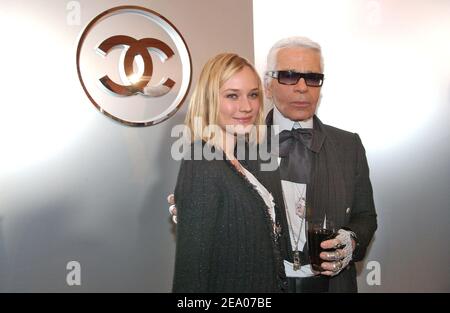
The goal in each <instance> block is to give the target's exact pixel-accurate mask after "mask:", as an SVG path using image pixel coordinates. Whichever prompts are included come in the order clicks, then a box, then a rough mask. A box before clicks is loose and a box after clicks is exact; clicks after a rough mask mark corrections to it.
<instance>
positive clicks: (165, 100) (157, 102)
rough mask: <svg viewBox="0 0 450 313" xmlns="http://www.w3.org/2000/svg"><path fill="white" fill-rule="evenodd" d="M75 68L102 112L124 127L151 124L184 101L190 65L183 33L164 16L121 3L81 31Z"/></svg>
mask: <svg viewBox="0 0 450 313" xmlns="http://www.w3.org/2000/svg"><path fill="white" fill-rule="evenodd" d="M99 55H100V56H99ZM77 73H78V78H79V80H80V83H81V86H82V88H83V90H84V92H85V93H86V95H87V97H88V99H89V100H90V101H91V103H92V104H93V105H94V106H95V108H97V109H98V110H99V111H100V112H101V113H102V114H104V115H106V116H108V117H109V118H111V119H113V120H115V121H118V122H120V123H122V124H125V125H128V126H151V125H155V124H158V123H161V122H163V121H165V120H167V119H168V118H170V117H171V116H172V115H174V114H175V113H176V112H177V110H178V109H179V108H180V107H181V105H182V104H183V102H184V100H185V99H186V96H187V94H188V91H189V87H190V84H191V76H192V64H191V57H190V53H189V50H188V47H187V45H186V43H185V41H184V39H183V37H182V36H181V34H180V32H179V31H178V29H176V28H175V26H174V25H173V24H172V23H171V22H170V21H169V20H168V19H166V18H165V17H163V16H162V15H161V14H159V13H157V12H155V11H152V10H150V9H147V8H144V7H139V6H131V5H125V6H119V7H115V8H111V9H109V10H106V11H104V12H103V13H100V14H99V15H97V16H96V17H95V18H94V19H93V20H92V21H91V22H89V24H88V25H87V26H86V28H85V29H84V30H83V32H82V34H81V36H80V40H79V42H78V47H77Z"/></svg>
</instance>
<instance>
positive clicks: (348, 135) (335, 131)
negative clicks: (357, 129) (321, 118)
mask: <svg viewBox="0 0 450 313" xmlns="http://www.w3.org/2000/svg"><path fill="white" fill-rule="evenodd" d="M323 128H324V130H325V133H326V134H327V135H330V136H333V137H336V138H340V139H347V140H348V139H351V140H354V138H355V136H357V134H356V133H352V132H350V131H347V130H344V129H341V128H337V127H334V126H331V125H327V124H323Z"/></svg>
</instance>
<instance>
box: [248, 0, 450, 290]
mask: <svg viewBox="0 0 450 313" xmlns="http://www.w3.org/2000/svg"><path fill="white" fill-rule="evenodd" d="M253 4H254V37H255V62H256V65H257V67H258V69H259V70H260V72H261V73H262V72H263V70H264V64H265V56H266V54H267V52H268V50H269V48H270V46H271V45H272V44H273V43H274V42H275V41H276V40H278V39H280V38H283V37H287V36H294V35H302V36H307V37H310V38H311V39H313V40H315V41H317V42H319V43H320V44H321V45H322V48H323V55H324V59H325V77H326V78H325V83H324V87H323V90H322V95H323V97H322V101H321V105H320V108H319V114H318V115H319V117H320V118H321V119H322V121H323V122H325V123H327V124H331V125H333V126H336V127H340V128H343V129H346V130H349V131H353V132H357V133H359V134H360V136H361V138H362V140H363V143H364V145H365V147H366V150H367V156H368V159H369V166H370V169H371V178H372V184H373V187H374V194H375V204H376V207H377V213H378V215H379V218H378V223H379V228H378V230H377V232H376V235H375V239H374V241H373V244H372V246H371V249H370V251H369V254H368V256H367V258H366V262H364V263H363V264H361V265H360V270H361V273H360V275H359V277H358V281H359V288H360V291H363V292H390V291H400V292H401V291H405V292H406V291H413V292H417V291H437V292H439V291H446V292H448V291H450V270H449V268H448V266H447V265H446V264H449V263H450V249H449V248H448V243H447V238H449V237H450V227H449V222H450V207H449V203H450V196H449V193H448V190H449V186H450V184H449V182H450V162H449V157H450V141H449V134H450V126H449V125H450V123H449V122H450V114H449V113H450V109H449V105H450V58H449V56H450V41H449V39H448V38H450V2H449V1H406V0H400V1H382V0H370V1H367V0H364V1H361V0H344V1H331V0H330V1H327V0H318V1H309V0H292V1H289V0H280V1H276V2H275V1H254V2H253ZM368 261H377V262H379V263H380V265H381V285H379V286H376V285H374V286H369V285H368V284H367V282H366V277H367V275H368V273H369V271H368V270H367V269H366V264H367V262H368Z"/></svg>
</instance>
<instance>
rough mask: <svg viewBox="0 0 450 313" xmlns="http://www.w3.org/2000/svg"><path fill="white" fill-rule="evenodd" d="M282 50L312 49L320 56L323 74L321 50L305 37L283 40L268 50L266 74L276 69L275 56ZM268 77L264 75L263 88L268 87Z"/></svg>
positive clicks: (321, 66) (322, 66)
mask: <svg viewBox="0 0 450 313" xmlns="http://www.w3.org/2000/svg"><path fill="white" fill-rule="evenodd" d="M284 48H306V49H312V50H315V51H317V52H318V53H319V55H320V70H321V71H322V73H323V69H324V65H323V57H322V48H321V47H320V45H319V44H318V43H317V42H314V41H312V40H311V39H309V38H307V37H301V36H295V37H288V38H283V39H281V40H279V41H277V42H276V43H275V44H274V45H273V46H272V48H270V51H269V53H268V54H267V63H266V71H265V72H264V73H266V72H267V71H275V70H276V68H277V55H278V52H279V51H280V50H281V49H284ZM269 82H270V77H268V76H267V75H264V86H265V87H266V88H267V87H268V86H269Z"/></svg>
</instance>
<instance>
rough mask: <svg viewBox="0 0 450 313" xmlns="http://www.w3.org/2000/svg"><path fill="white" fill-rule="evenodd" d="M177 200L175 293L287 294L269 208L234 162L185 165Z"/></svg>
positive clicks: (180, 174) (223, 161) (176, 191)
mask: <svg viewBox="0 0 450 313" xmlns="http://www.w3.org/2000/svg"><path fill="white" fill-rule="evenodd" d="M222 156H223V154H222ZM223 158H224V156H223ZM244 163H245V162H244ZM175 199H176V206H177V213H178V214H177V218H178V224H177V235H176V240H177V243H176V256H175V273H174V279H173V292H271V293H273V292H282V291H284V289H285V288H286V281H285V274H284V268H283V263H282V258H281V255H280V251H279V247H278V244H277V243H276V241H275V237H274V236H273V232H272V231H271V229H272V228H271V227H272V224H271V220H270V217H269V214H268V211H267V207H266V205H265V203H264V201H263V200H262V198H261V197H260V196H259V194H258V193H257V191H256V190H254V189H253V187H252V185H251V184H250V183H249V182H248V181H246V180H245V178H244V177H243V176H242V174H240V173H239V172H238V171H237V170H236V169H235V168H234V167H233V165H232V164H231V163H230V162H229V161H226V160H212V161H207V160H205V159H202V160H198V161H196V160H183V161H182V163H181V167H180V171H179V174H178V180H177V184H176V188H175Z"/></svg>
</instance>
